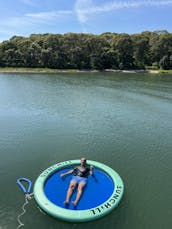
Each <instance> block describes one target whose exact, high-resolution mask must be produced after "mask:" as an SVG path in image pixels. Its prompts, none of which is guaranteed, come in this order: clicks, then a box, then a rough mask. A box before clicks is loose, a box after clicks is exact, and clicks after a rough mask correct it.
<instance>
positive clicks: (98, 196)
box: [44, 169, 115, 210]
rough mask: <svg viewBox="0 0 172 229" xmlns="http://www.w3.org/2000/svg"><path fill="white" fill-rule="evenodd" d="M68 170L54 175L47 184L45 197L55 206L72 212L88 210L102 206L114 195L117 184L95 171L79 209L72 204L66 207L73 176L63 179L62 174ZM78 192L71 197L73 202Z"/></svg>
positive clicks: (107, 176)
mask: <svg viewBox="0 0 172 229" xmlns="http://www.w3.org/2000/svg"><path fill="white" fill-rule="evenodd" d="M68 170H69V169H63V170H60V171H58V172H56V173H54V174H53V175H52V176H50V177H49V178H48V179H47V181H46V183H45V186H44V192H45V195H46V196H47V198H48V199H49V200H50V201H51V202H53V203H54V204H55V205H57V206H59V207H62V208H68V209H72V210H86V209H90V208H95V207H97V206H98V205H101V204H102V203H104V202H105V201H106V200H107V199H108V198H109V197H110V196H111V195H112V193H113V191H114V188H115V184H114V182H113V180H112V179H111V177H110V176H109V175H107V174H106V173H105V172H103V171H101V170H99V169H94V177H92V176H89V178H88V182H87V185H86V186H85V188H84V192H83V195H82V197H81V199H80V201H79V203H78V205H77V207H75V208H74V206H73V205H72V204H71V202H70V204H69V205H68V206H65V205H64V204H63V202H64V200H65V199H66V193H67V190H68V187H69V183H70V180H71V178H72V175H69V176H66V177H65V178H61V177H60V174H61V173H64V172H66V171H68ZM76 191H77V188H76V190H75V191H74V193H73V195H72V197H71V201H73V200H75V197H76Z"/></svg>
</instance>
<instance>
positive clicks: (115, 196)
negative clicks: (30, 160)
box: [34, 160, 124, 222]
mask: <svg viewBox="0 0 172 229" xmlns="http://www.w3.org/2000/svg"><path fill="white" fill-rule="evenodd" d="M78 164H80V160H70V161H64V162H60V163H57V164H55V165H53V166H51V167H49V168H47V169H46V170H44V171H43V172H42V173H41V174H40V175H39V177H38V178H37V180H36V182H35V184H34V197H35V200H36V202H37V203H38V205H39V206H40V207H41V209H43V210H44V211H45V212H46V213H48V214H50V215H52V216H53V217H55V218H60V219H62V220H65V221H69V222H86V221H91V220H95V219H98V218H100V217H102V216H104V215H107V214H108V213H110V212H111V211H112V210H113V209H114V208H115V207H117V206H118V204H119V202H120V200H121V198H122V195H123V192H124V184H123V181H122V179H121V178H120V176H119V175H118V173H116V172H115V171H114V170H113V169H111V168H110V167H108V166H107V165H105V164H102V163H99V162H96V161H91V160H87V164H90V165H93V166H94V167H95V168H98V169H100V170H102V171H103V172H105V173H107V174H108V175H109V176H110V177H111V179H112V180H113V182H114V184H115V188H114V191H113V193H112V195H111V196H110V197H109V199H108V200H107V201H106V202H104V203H103V204H101V205H99V206H97V207H96V208H92V209H88V210H70V209H65V208H62V207H59V206H57V205H55V204H54V203H52V202H51V201H49V200H48V198H47V197H46V195H45V193H44V184H45V182H46V180H47V179H48V177H50V176H51V175H52V174H53V173H55V172H57V171H58V170H61V169H64V168H68V167H73V166H75V165H78Z"/></svg>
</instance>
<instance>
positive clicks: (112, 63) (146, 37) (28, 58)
mask: <svg viewBox="0 0 172 229" xmlns="http://www.w3.org/2000/svg"><path fill="white" fill-rule="evenodd" d="M147 66H149V67H151V68H154V69H167V70H168V69H172V33H169V32H168V31H166V30H162V31H154V32H150V31H145V32H142V33H139V34H131V35H129V34H126V33H120V34H119V33H109V32H107V33H103V34H101V35H95V34H86V33H66V34H32V35H30V37H22V36H13V37H12V38H11V39H9V40H7V41H3V42H1V43H0V67H29V68H30V67H31V68H52V69H98V70H103V69H117V70H118V69H145V68H147Z"/></svg>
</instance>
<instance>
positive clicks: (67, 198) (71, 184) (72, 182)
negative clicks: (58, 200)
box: [64, 181, 76, 204]
mask: <svg viewBox="0 0 172 229" xmlns="http://www.w3.org/2000/svg"><path fill="white" fill-rule="evenodd" d="M75 187H76V183H75V182H74V181H71V182H70V185H69V188H68V191H67V195H66V200H65V201H64V204H68V203H69V200H70V197H71V195H72V193H73V190H74V189H75Z"/></svg>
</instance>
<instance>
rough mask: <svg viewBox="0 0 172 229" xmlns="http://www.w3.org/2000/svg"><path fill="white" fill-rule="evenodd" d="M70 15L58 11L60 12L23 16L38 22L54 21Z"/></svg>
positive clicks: (67, 12)
mask: <svg viewBox="0 0 172 229" xmlns="http://www.w3.org/2000/svg"><path fill="white" fill-rule="evenodd" d="M71 14H72V11H69V10H66V11H64V10H60V11H48V12H39V13H28V14H26V15H25V16H26V17H28V18H31V19H38V20H54V19H56V18H61V17H65V16H67V15H71Z"/></svg>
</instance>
